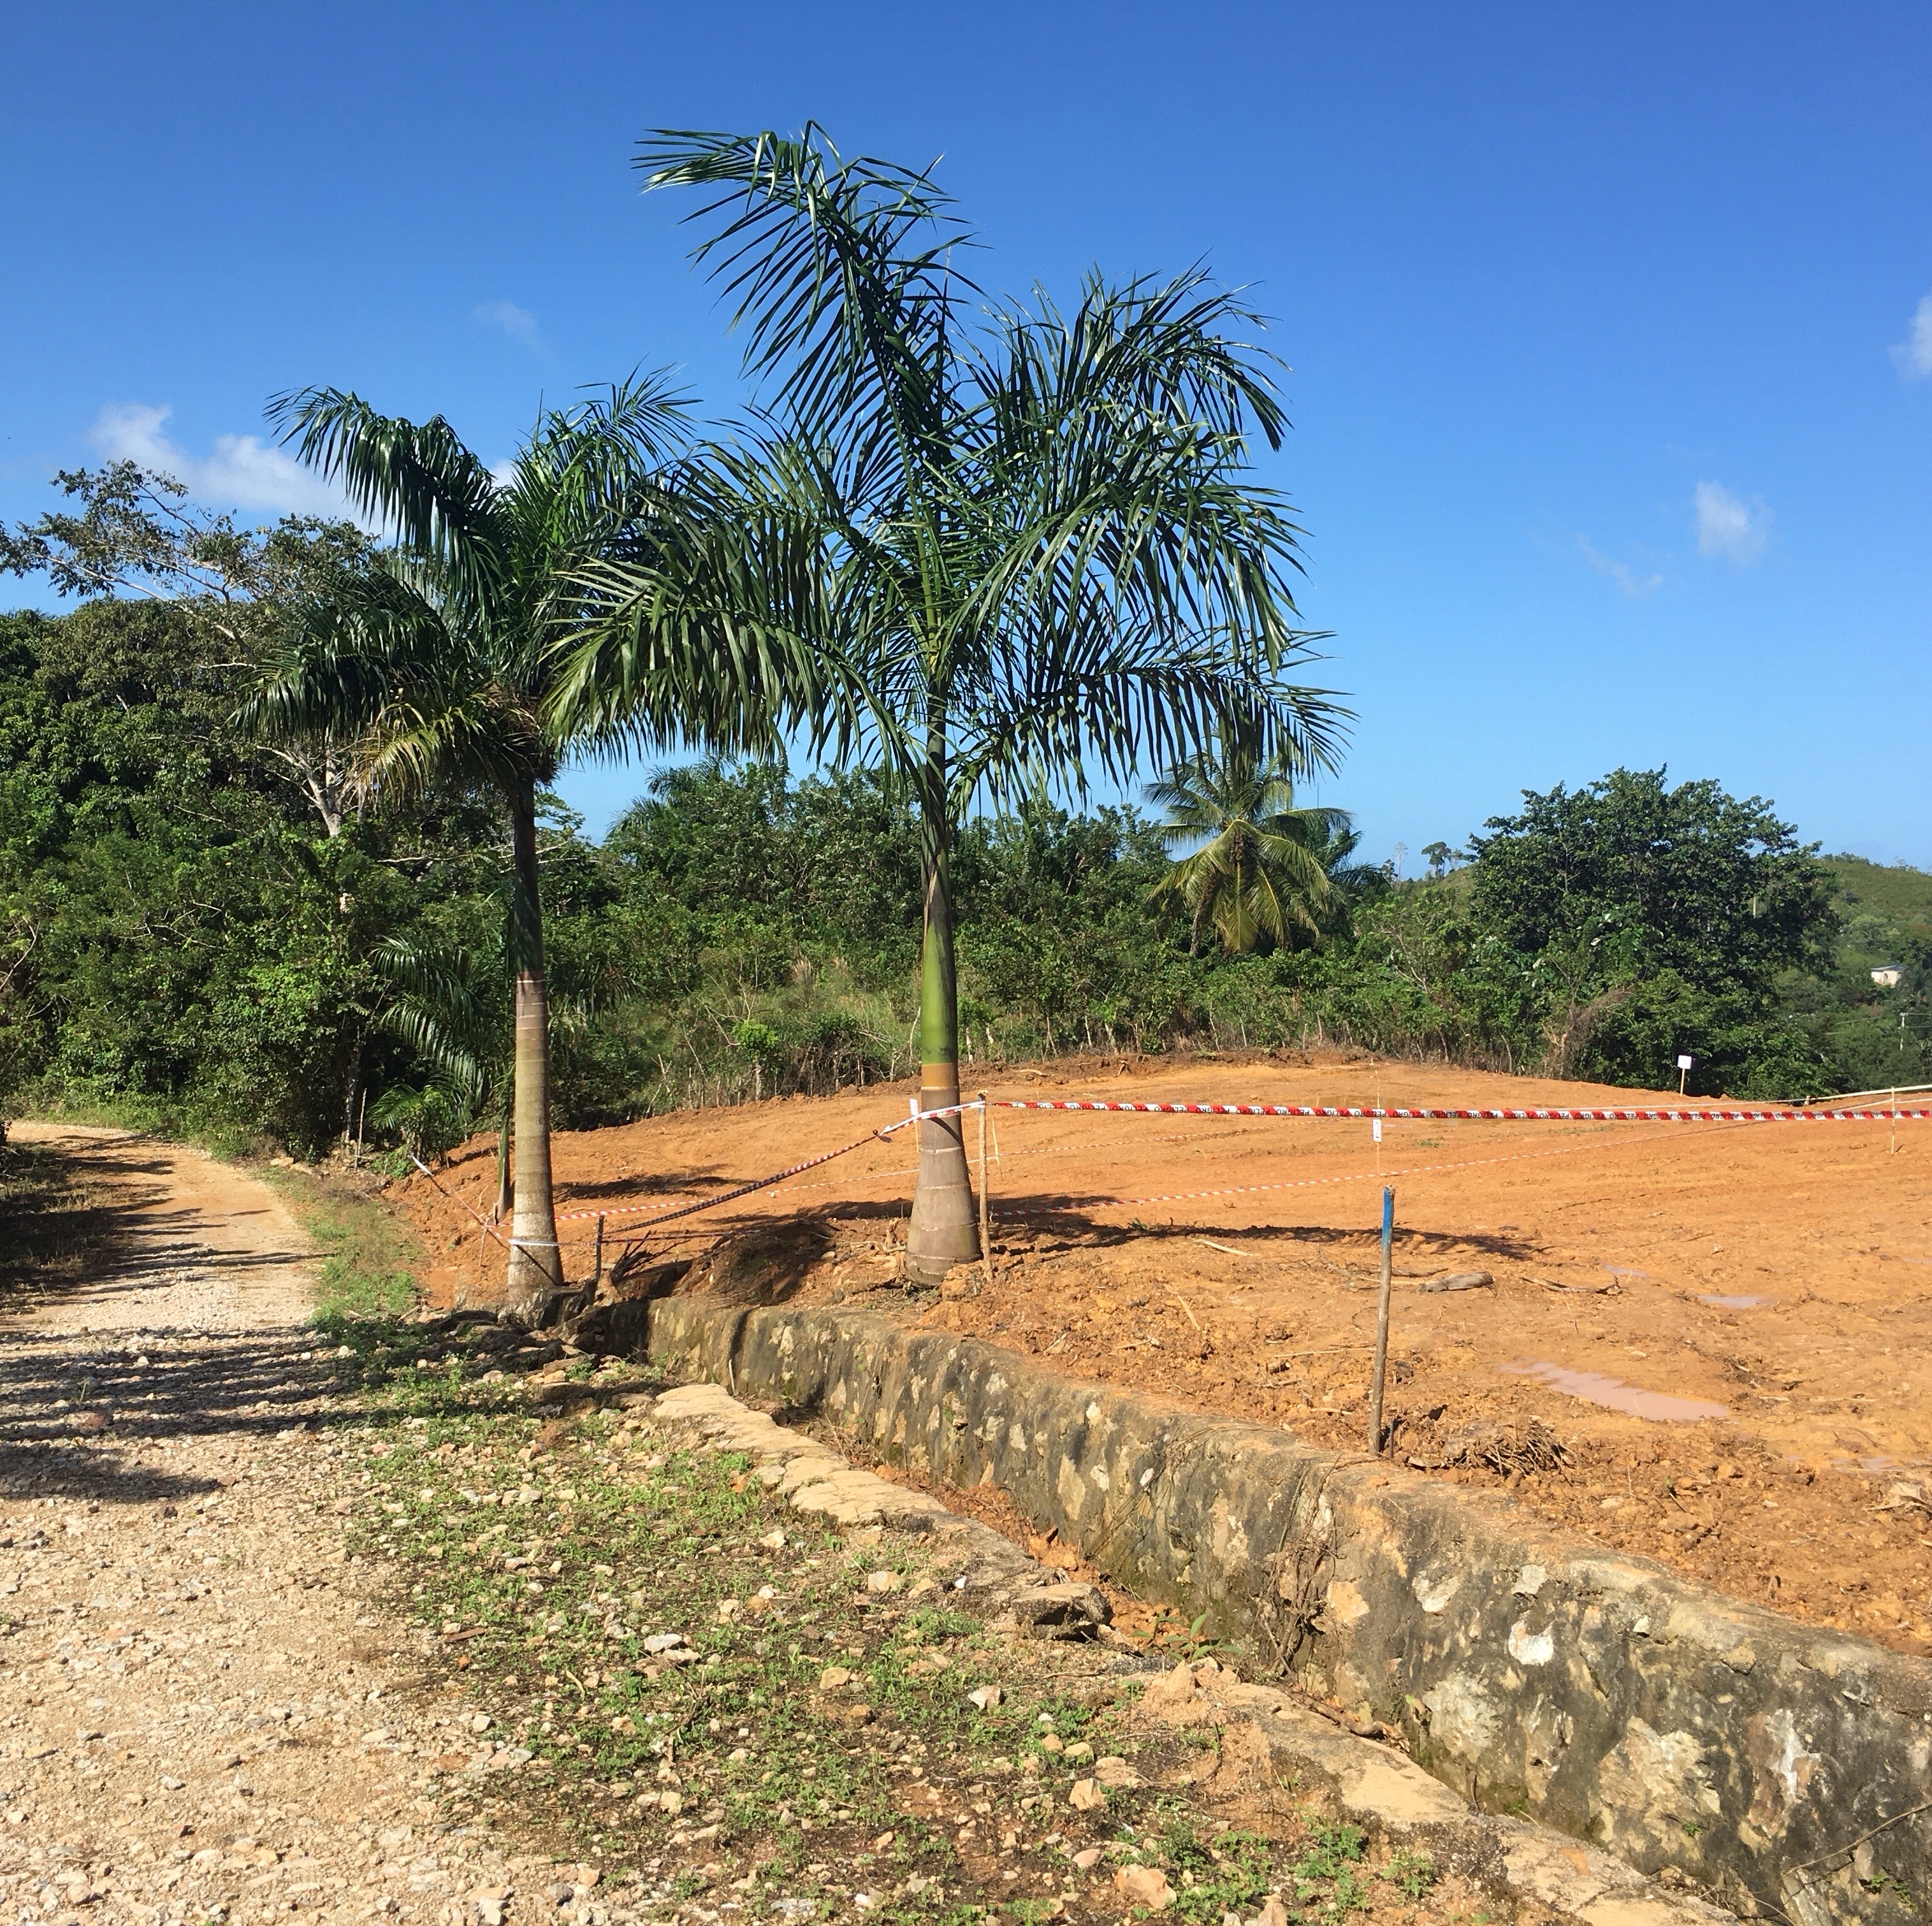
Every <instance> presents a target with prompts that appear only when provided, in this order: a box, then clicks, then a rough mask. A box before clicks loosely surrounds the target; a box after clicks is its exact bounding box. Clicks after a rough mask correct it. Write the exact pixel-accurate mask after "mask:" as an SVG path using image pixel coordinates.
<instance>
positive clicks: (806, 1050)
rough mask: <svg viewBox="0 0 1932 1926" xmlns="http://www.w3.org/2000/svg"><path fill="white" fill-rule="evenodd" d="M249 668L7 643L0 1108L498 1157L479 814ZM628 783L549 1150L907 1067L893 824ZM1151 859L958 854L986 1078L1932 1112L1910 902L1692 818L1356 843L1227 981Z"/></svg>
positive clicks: (840, 799) (577, 989)
mask: <svg viewBox="0 0 1932 1926" xmlns="http://www.w3.org/2000/svg"><path fill="white" fill-rule="evenodd" d="M250 673H251V670H250V667H249V664H248V662H247V661H245V660H238V659H237V658H236V649H235V648H234V647H233V641H232V638H230V637H224V636H223V635H222V634H220V633H219V632H218V631H216V630H214V629H213V628H211V627H210V626H209V625H208V624H206V623H205V622H199V621H197V620H196V619H193V618H192V616H190V615H189V614H188V613H184V612H183V611H182V610H180V609H178V608H177V607H173V606H171V605H169V604H167V603H166V602H160V601H132V600H127V599H116V598H109V597H102V598H98V599H95V600H92V601H88V602H86V603H85V604H83V605H82V606H81V607H78V608H77V609H76V610H74V611H73V612H72V613H68V614H65V615H62V616H45V615H41V614H38V613H20V614H16V615H13V616H6V617H0V1113H10V1114H15V1115H17V1114H20V1112H22V1111H23V1110H26V1109H33V1108H36V1107H39V1108H66V1109H72V1110H80V1111H89V1110H91V1111H95V1112H105V1113H109V1114H113V1115H121V1116H130V1117H133V1118H144V1119H145V1120H147V1121H150V1122H153V1123H157V1124H164V1125H166V1126H169V1127H174V1128H178V1129H189V1130H196V1131H198V1132H200V1133H203V1134H205V1135H212V1136H220V1137H225V1138H226V1139H229V1141H231V1142H233V1141H247V1140H251V1139H252V1140H255V1141H258V1142H275V1143H278V1144H282V1145H287V1146H289V1147H290V1148H294V1149H296V1150H297V1151H302V1152H305V1153H314V1152H316V1151H320V1150H321V1149H323V1148H326V1146H327V1145H329V1144H330V1143H331V1142H338V1141H340V1140H341V1139H342V1138H343V1136H344V1133H345V1131H353V1130H362V1131H363V1132H364V1133H366V1135H367V1136H368V1139H370V1140H371V1141H372V1142H395V1141H396V1140H397V1139H398V1136H406V1137H407V1138H408V1139H410V1140H411V1141H413V1142H417V1143H418V1144H419V1145H426V1146H429V1147H434V1146H436V1145H441V1144H444V1143H447V1142H452V1141H454V1140H455V1138H456V1137H457V1136H458V1134H459V1133H461V1132H463V1131H464V1130H466V1129H468V1128H470V1127H484V1126H487V1125H490V1124H493V1122H494V1121H495V1115H496V1112H495V1110H494V1109H493V1106H494V1105H495V1103H496V1101H497V1100H498V1093H499V1085H500V1081H501V1076H502V1066H503V1064H504V1062H505V1060H506V1058H507V1055H508V1021H509V1016H508V991H507V988H506V975H505V962H504V955H503V943H504V927H505V877H506V874H507V871H508V861H509V843H508V826H507V823H506V822H505V820H504V814H503V811H502V806H501V805H500V803H499V802H497V801H496V800H494V799H492V797H491V796H490V795H488V794H487V793H483V792H482V791H481V790H473V791H472V790H460V789H449V790H442V791H432V792H431V793H428V794H426V795H421V796H413V797H412V798H410V799H408V800H407V801H406V802H395V803H392V804H384V803H381V802H375V801H372V800H371V799H369V798H367V797H364V798H362V799H361V801H360V802H355V801H353V800H350V801H345V800H344V798H343V797H342V796H340V795H337V794H334V793H332V791H331V790H330V789H329V786H328V784H327V783H326V781H322V780H320V779H319V776H318V772H317V769H316V767H315V766H313V765H312V764H304V763H301V762H299V761H297V760H291V759H290V757H288V756H287V754H278V753H276V752H275V751H271V750H270V749H268V748H264V747H263V746H261V745H260V744H259V743H258V742H256V741H255V740H254V739H252V738H251V736H250V735H249V734H248V733H246V732H245V731H244V730H242V728H241V727H240V726H239V724H237V722H236V720H235V717H236V712H237V709H238V707H239V705H240V703H242V700H244V698H245V695H246V694H247V690H248V677H249V675H250ZM643 788H644V793H643V795H642V796H641V797H640V799H639V800H638V801H637V802H636V803H635V805H634V806H633V807H632V808H631V809H630V810H629V811H628V812H627V813H626V814H625V815H624V816H623V817H622V819H621V820H619V821H618V822H617V823H616V824H615V825H614V826H613V827H612V829H610V832H609V833H608V834H607V835H606V836H605V837H604V838H603V839H602V840H601V842H599V841H595V840H593V839H592V838H589V837H588V836H586V835H585V834H584V832H583V826H582V824H581V823H580V822H579V821H578V820H576V819H575V818H574V817H573V816H572V815H571V814H570V812H569V811H568V810H566V809H565V808H562V806H561V805H559V804H558V803H557V802H555V800H554V799H550V800H548V801H547V802H546V803H545V805H544V809H543V813H542V816H541V865H542V871H541V873H542V889H543V895H544V907H545V910H546V912H547V931H548V935H547V942H548V946H549V966H550V983H551V998H552V1001H551V1024H552V1031H553V1040H554V1046H555V1052H556V1073H555V1085H554V1093H553V1102H554V1106H555V1110H556V1118H557V1121H559V1123H562V1124H571V1125H583V1124H598V1123H603V1122H608V1121H616V1120H619V1119H623V1118H631V1117H634V1116H637V1115H643V1114H646V1113H648V1112H652V1111H655V1110H660V1109H664V1108H667V1107H670V1106H679V1105H691V1104H716V1103H733V1102H737V1101H741V1100H747V1099H751V1098H754V1097H758V1096H761V1095H765V1096H769V1095H773V1094H781V1093H784V1092H789V1091H811V1092H823V1091H832V1090H835V1089H837V1088H841V1087H844V1086H846V1085H850V1084H853V1083H855V1082H869V1081H873V1080H876V1079H885V1078H890V1077H893V1076H903V1075H904V1074H905V1073H907V1071H908V1070H909V1069H910V1067H913V1066H916V1064H917V1062H918V1061H919V1037H918V1034H917V1028H918V1019H917V1010H918V997H917V968H918V956H919V930H920V920H919V891H920V876H921V867H920V862H921V859H920V848H919V838H918V835H917V832H916V824H915V823H914V820H913V816H912V814H911V812H910V810H909V808H908V807H907V805H906V803H905V802H904V799H903V798H902V797H899V796H894V795H893V794H892V793H889V791H888V790H886V789H885V788H883V787H881V785H880V783H879V782H878V781H876V780H875V779H874V778H869V777H867V776H865V775H841V776H837V777H817V776H813V777H808V778H805V779H803V780H790V779H787V777H786V776H785V775H784V773H783V772H781V771H779V770H778V769H774V768H772V767H770V766H763V765H759V764H742V765H722V764H720V763H716V762H709V763H695V764H691V765H689V766H677V767H670V768H667V769H663V770H661V771H660V772H657V773H655V774H652V775H649V776H648V778H644V779H643ZM1348 843H1349V839H1348V838H1347V837H1346V835H1344V836H1342V837H1340V838H1337V840H1336V841H1335V842H1334V845H1333V847H1331V849H1330V850H1329V851H1328V860H1329V863H1330V866H1331V869H1332V871H1333V872H1334V874H1335V875H1336V877H1337V879H1338V887H1337V890H1336V892H1335V896H1334V902H1333V904H1332V905H1331V913H1329V914H1328V916H1326V917H1325V919H1322V920H1323V923H1324V927H1323V928H1322V929H1320V930H1319V932H1313V933H1310V932H1302V933H1299V934H1297V935H1295V938H1294V940H1293V941H1292V942H1281V943H1271V942H1270V941H1268V940H1267V939H1266V938H1265V937H1264V938H1260V939H1259V940H1258V941H1256V944H1255V946H1254V947H1253V948H1252V949H1250V950H1247V951H1245V952H1244V953H1234V954H1230V953H1229V952H1228V951H1227V950H1226V948H1225V947H1224V946H1223V944H1221V943H1220V942H1219V941H1215V940H1214V939H1213V938H1212V936H1211V935H1210V937H1209V938H1208V940H1207V941H1202V936H1201V932H1200V931H1199V929H1198V928H1197V927H1196V926H1195V925H1194V924H1193V922H1191V921H1190V917H1189V916H1188V914H1187V910H1186V907H1185V905H1184V904H1183V903H1182V902H1181V901H1180V900H1179V899H1178V898H1176V897H1175V895H1174V893H1173V892H1171V891H1169V892H1163V890H1162V889H1161V885H1162V883H1163V880H1165V879H1166V878H1167V877H1168V876H1169V874H1170V871H1171V866H1172V854H1173V852H1172V850H1170V848H1169V846H1168V844H1167V842H1166V841H1164V839H1163V836H1162V835H1161V834H1160V822H1159V820H1158V819H1157V817H1154V816H1153V815H1151V814H1148V813H1147V812H1145V811H1137V810H1136V809H1133V808H1101V809H1097V810H1094V811H1090V812H1088V813H1085V814H1076V813H1070V812H1068V811H1064V810H1062V809H1060V808H1055V807H1053V806H1052V805H1049V804H1048V803H1046V802H1037V803H1034V804H1032V805H1028V806H1027V807H1025V808H1022V809H1021V810H1019V811H1018V812H1017V813H1013V814H1007V815H1005V816H1003V817H997V818H995V817H981V818H976V819H974V820H970V821H969V822H968V823H967V824H966V825H965V827H964V829H963V830H962V833H961V835H960V836H959V841H958V844H957V847H956V853H955V870H954V878H955V892H956V902H957V906H958V916H959V930H960V936H959V944H960V959H961V962H960V969H961V986H962V1009H961V1028H962V1050H963V1052H965V1054H966V1055H967V1057H968V1060H969V1061H975V1062H983V1061H994V1062H1005V1061H1013V1060H1016V1059H1019V1058H1031V1057H1036V1056H1040V1055H1047V1054H1051V1053H1055V1052H1069V1051H1083V1050H1104V1051H1115V1050H1126V1049H1134V1050H1139V1051H1145V1052H1158V1051H1176V1050H1182V1051H1184V1050H1187V1049H1196V1048H1204V1047H1212V1048H1222V1049H1229V1048H1243V1047H1245V1048H1250V1049H1268V1048H1275V1047H1283V1046H1297V1045H1302V1044H1307V1043H1332V1044H1341V1045H1352V1046H1359V1047H1362V1048H1365V1049H1371V1050H1375V1051H1378V1052H1388V1053H1390V1054H1392V1055H1398V1056H1403V1055H1407V1056H1434V1057H1447V1058H1453V1059H1455V1060H1457V1061H1467V1062H1472V1063H1478V1064H1489V1065H1493V1066H1495V1067H1499V1068H1503V1069H1510V1070H1519V1071H1529V1070H1543V1071H1550V1072H1554V1073H1562V1074H1567V1075H1571V1076H1588V1077H1595V1078H1601V1079H1607V1080H1609V1081H1612V1082H1622V1083H1628V1084H1633V1085H1636V1084H1647V1085H1653V1086H1655V1085H1664V1084H1668V1083H1670V1082H1672V1081H1673V1076H1674V1073H1673V1069H1672V1065H1673V1062H1674V1059H1675V1057H1676V1054H1677V1053H1678V1052H1680V1051H1682V1052H1687V1053H1689V1054H1691V1055H1694V1056H1695V1057H1696V1058H1697V1060H1698V1061H1697V1069H1696V1070H1695V1071H1694V1073H1693V1076H1692V1080H1691V1081H1692V1088H1694V1089H1701V1090H1703V1091H1711V1092H1715V1091H1726V1092H1728V1093H1730V1094H1733V1095H1749V1096H1755V1097H1802V1096H1805V1095H1807V1094H1823V1093H1826V1092H1829V1091H1841V1090H1850V1089H1858V1088H1876V1087H1880V1086H1883V1085H1887V1084H1890V1083H1892V1082H1899V1083H1916V1082H1924V1081H1926V1080H1927V1079H1928V1078H1932V1052H1929V1051H1928V1049H1927V1043H1926V1031H1927V1024H1926V1020H1925V1013H1926V1011H1927V1001H1928V1000H1927V991H1928V988H1932V968H1928V966H1932V876H1927V875H1926V874H1923V873H1922V872H1920V871H1915V870H1910V869H1906V868H1881V867H1879V866H1877V865H1872V864H1870V863H1866V862H1861V861H1858V859H1854V858H1850V857H1838V858H1830V857H1820V856H1817V854H1816V853H1814V852H1812V851H1811V850H1808V849H1807V848H1806V847H1805V846H1804V845H1802V844H1801V843H1800V842H1799V841H1798V840H1797V837H1796V832H1793V830H1791V829H1790V828H1788V827H1787V826H1785V825H1784V824H1782V823H1780V822H1779V821H1778V820H1777V818H1776V817H1775V814H1774V813H1773V812H1772V810H1771V809H1770V808H1769V807H1768V806H1767V805H1764V804H1762V803H1760V802H1752V801H1742V800H1739V799H1736V798H1733V797H1730V796H1727V795H1725V794H1724V793H1723V792H1722V791H1721V790H1720V789H1718V787H1716V785H1715V784H1709V783H1698V782H1691V783H1685V784H1675V785H1673V784H1671V783H1670V781H1667V779H1666V778H1664V775H1662V774H1661V772H1648V773H1646V772H1624V771H1619V772H1616V773H1615V774H1613V775H1611V776H1609V777H1607V778H1605V779H1604V781H1602V782H1601V783H1599V784H1592V785H1590V786H1589V787H1586V788H1585V789H1582V790H1574V791H1569V790H1556V791H1554V792H1552V793H1550V794H1549V795H1547V796H1535V795H1529V794H1526V796H1525V798H1524V801H1523V808H1522V809H1521V811H1520V812H1519V813H1517V814H1515V815H1514V816H1511V817H1507V818H1499V819H1498V820H1495V821H1493V822H1491V823H1489V824H1488V825H1487V826H1485V827H1484V829H1482V830H1481V831H1480V832H1478V833H1477V834H1476V835H1475V836H1474V838H1472V841H1471V844H1470V847H1469V850H1467V851H1466V852H1465V859H1464V860H1463V862H1461V863H1460V865H1459V866H1448V865H1445V873H1443V874H1441V875H1440V876H1439V877H1435V878H1432V879H1429V880H1421V881H1407V882H1397V881H1395V880H1393V879H1391V877H1388V875H1386V874H1385V873H1383V872H1382V871H1379V870H1374V869H1367V868H1363V867H1361V865H1356V864H1355V863H1353V862H1352V861H1350V860H1349V847H1348ZM1881 964H1896V965H1900V966H1902V968H1903V977H1902V979H1901V980H1900V983H1898V984H1897V986H1895V987H1891V988H1882V987H1881V986H1878V985H1876V984H1875V983H1873V980H1872V979H1871V975H1870V972H1871V970H1872V969H1873V968H1874V967H1876V966H1877V965H1881ZM432 1046H433V1047H432Z"/></svg>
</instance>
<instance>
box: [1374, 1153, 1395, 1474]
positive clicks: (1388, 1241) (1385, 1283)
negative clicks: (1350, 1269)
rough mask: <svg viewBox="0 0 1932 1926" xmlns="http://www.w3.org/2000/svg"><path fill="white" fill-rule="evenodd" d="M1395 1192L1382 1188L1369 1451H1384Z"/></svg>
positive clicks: (1376, 1455) (1375, 1452)
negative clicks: (1378, 1280) (1383, 1429)
mask: <svg viewBox="0 0 1932 1926" xmlns="http://www.w3.org/2000/svg"><path fill="white" fill-rule="evenodd" d="M1394 1244H1395V1193H1394V1191H1393V1190H1389V1189H1388V1188H1387V1187H1384V1189H1383V1191H1382V1295H1381V1297H1380V1298H1379V1300H1378V1301H1377V1303H1376V1361H1375V1367H1374V1373H1373V1376H1372V1377H1371V1378H1370V1381H1369V1451H1370V1455H1371V1456H1373V1457H1378V1458H1379V1457H1381V1456H1382V1385H1383V1381H1384V1380H1385V1378H1386V1377H1387V1376H1388V1326H1389V1289H1390V1282H1391V1279H1392V1278H1393V1277H1394V1275H1395V1273H1394V1268H1393V1266H1394Z"/></svg>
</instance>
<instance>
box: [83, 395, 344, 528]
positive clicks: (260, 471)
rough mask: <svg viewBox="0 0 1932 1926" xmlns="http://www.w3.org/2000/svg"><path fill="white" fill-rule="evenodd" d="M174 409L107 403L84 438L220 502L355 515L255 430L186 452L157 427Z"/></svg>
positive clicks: (271, 509)
mask: <svg viewBox="0 0 1932 1926" xmlns="http://www.w3.org/2000/svg"><path fill="white" fill-rule="evenodd" d="M172 413H174V410H172V408H156V407H149V406H148V404H145V403H144V402H139V401H132V402H126V403H110V404H109V405H108V406H107V407H105V408H104V409H102V410H101V413H100V414H99V415H98V416H97V417H96V418H95V424H94V426H93V427H92V428H91V429H90V430H89V432H88V439H89V440H90V441H91V442H92V443H93V444H94V446H95V447H96V448H98V449H99V450H100V451H101V453H102V454H103V455H105V456H106V457H107V458H108V460H110V461H135V462H139V463H140V465H141V466H142V467H143V468H147V469H159V470H160V472H162V473H163V474H164V475H172V476H174V478H175V480H176V481H181V482H184V483H186V484H187V489H188V492H189V493H190V494H192V495H194V496H197V497H198V498H199V499H201V500H202V501H204V502H211V503H213V504H214V505H217V506H220V507H223V508H251V509H256V510H266V511H268V512H269V513H271V514H290V515H326V516H330V517H341V518H344V519H354V520H359V519H360V517H356V516H354V515H353V512H352V511H351V510H350V507H349V505H348V503H347V502H345V501H344V499H343V498H342V496H341V494H340V493H338V491H337V490H335V489H334V488H332V487H330V486H329V484H328V483H327V482H326V481H323V479H322V478H321V477H320V475H316V474H314V473H312V472H311V471H310V470H309V469H306V468H305V467H304V466H302V463H300V462H299V461H298V460H296V458H295V457H294V456H293V455H290V453H289V452H287V450H286V449H279V448H276V447H274V446H272V445H271V444H269V443H266V442H264V441H263V440H262V439H261V438H260V437H259V436H257V435H217V436H216V437H215V438H214V452H213V453H212V454H211V455H208V456H206V457H205V458H202V457H199V456H196V455H190V454H189V453H188V452H187V449H184V448H183V447H182V446H181V444H180V443H178V442H175V441H173V440H170V439H169V437H168V436H167V435H166V434H164V433H163V428H164V426H165V425H166V422H167V419H168V417H169V416H170V415H172Z"/></svg>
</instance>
